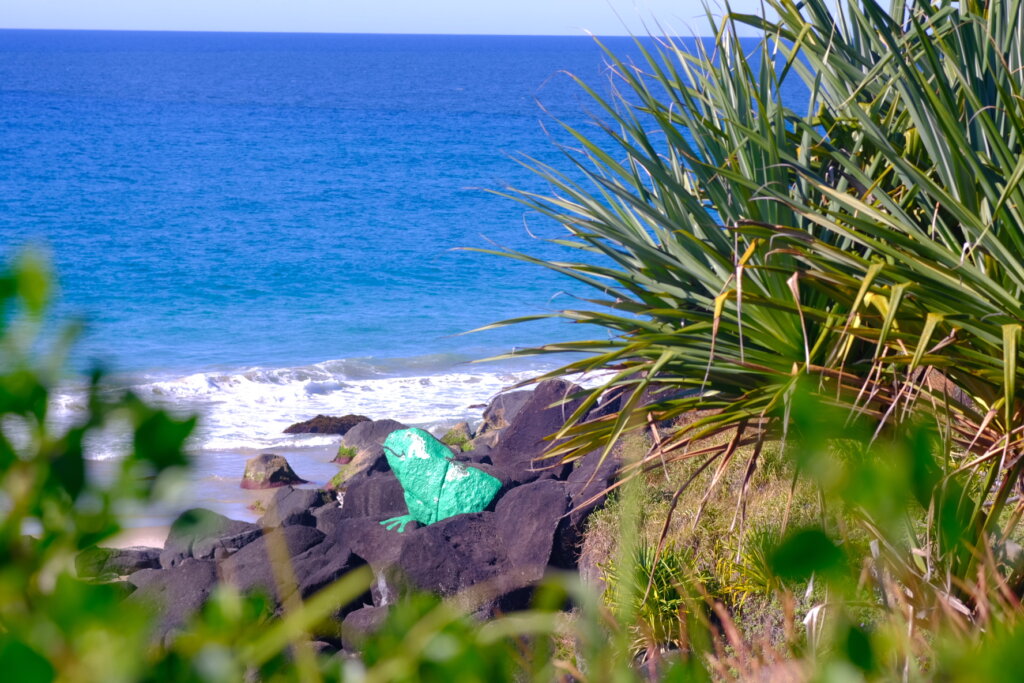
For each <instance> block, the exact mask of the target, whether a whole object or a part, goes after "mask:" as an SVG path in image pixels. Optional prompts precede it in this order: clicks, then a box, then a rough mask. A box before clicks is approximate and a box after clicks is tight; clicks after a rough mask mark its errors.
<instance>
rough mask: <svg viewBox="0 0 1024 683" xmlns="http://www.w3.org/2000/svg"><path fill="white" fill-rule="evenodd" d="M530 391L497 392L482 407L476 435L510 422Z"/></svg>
mask: <svg viewBox="0 0 1024 683" xmlns="http://www.w3.org/2000/svg"><path fill="white" fill-rule="evenodd" d="M532 394H533V392H532V391H529V390H524V391H510V392H507V393H504V394H498V395H497V396H495V397H494V399H492V400H491V402H490V403H488V404H487V407H486V408H485V409H484V414H483V422H481V423H480V427H479V428H478V429H477V435H478V436H482V435H484V434H487V433H488V432H497V431H500V430H502V429H504V428H505V427H508V426H509V425H510V424H512V420H513V419H514V418H515V416H516V415H517V414H518V413H519V411H520V410H521V409H522V407H523V406H524V405H526V402H527V401H529V400H530V396H531V395H532Z"/></svg>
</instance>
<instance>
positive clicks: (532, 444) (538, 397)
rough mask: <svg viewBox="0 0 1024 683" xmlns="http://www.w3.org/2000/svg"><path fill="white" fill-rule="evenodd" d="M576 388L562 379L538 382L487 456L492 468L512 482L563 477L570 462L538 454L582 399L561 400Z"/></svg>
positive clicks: (576, 388)
mask: <svg viewBox="0 0 1024 683" xmlns="http://www.w3.org/2000/svg"><path fill="white" fill-rule="evenodd" d="M579 391H580V388H579V387H578V386H576V385H575V384H572V383H571V382H565V381H563V380H548V381H546V382H541V383H540V384H539V385H537V388H536V389H535V390H534V391H533V393H532V394H530V396H529V397H528V398H527V399H526V401H525V402H524V403H523V405H522V406H521V407H520V408H519V410H518V411H517V412H516V414H515V417H513V418H512V420H511V423H510V424H509V426H508V427H506V428H505V429H504V430H503V431H502V433H501V437H500V439H499V441H498V443H497V445H496V446H495V447H494V449H493V450H491V452H490V454H489V457H490V459H491V461H492V462H493V463H494V466H495V468H497V469H499V470H501V471H503V472H505V473H506V475H507V477H508V478H509V479H511V481H512V482H513V483H514V484H516V485H519V484H525V483H528V482H531V481H534V480H536V479H541V478H554V479H563V478H565V476H567V475H568V473H569V470H570V469H571V467H570V466H567V465H563V464H561V463H559V462H558V461H550V462H546V461H542V460H540V458H541V457H542V456H543V455H544V452H545V451H546V450H547V449H548V448H549V447H550V446H551V441H549V440H548V438H547V437H549V436H550V435H551V434H554V433H555V432H557V431H558V430H559V429H560V428H561V427H562V425H564V424H565V421H566V419H567V418H568V417H569V416H570V415H572V414H573V411H575V410H576V408H577V407H578V406H579V404H580V402H581V401H582V399H573V400H570V401H568V402H565V401H566V400H567V399H569V398H570V397H571V396H573V394H575V393H577V392H579Z"/></svg>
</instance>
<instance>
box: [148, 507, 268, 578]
mask: <svg viewBox="0 0 1024 683" xmlns="http://www.w3.org/2000/svg"><path fill="white" fill-rule="evenodd" d="M261 533H262V532H261V530H260V528H259V526H257V525H256V524H252V523H250V522H239V521H237V520H234V519H228V518H227V517H225V516H224V515H218V514H217V513H216V512H213V511H212V510H206V509H204V508H193V509H191V510H186V511H185V512H183V513H181V515H179V516H178V518H177V519H176V520H174V523H173V524H172V525H171V530H170V533H168V534H167V541H166V542H165V543H164V549H163V552H161V553H160V566H161V567H163V568H164V569H167V568H170V567H173V566H175V565H177V564H180V563H181V561H182V560H184V559H185V558H188V557H196V556H197V555H196V552H198V557H200V558H209V557H213V554H214V551H215V549H216V548H217V547H222V548H225V549H226V550H229V551H230V550H237V549H238V548H241V547H243V546H245V545H247V544H248V543H251V542H252V541H254V540H256V539H257V538H259V537H260V534H261Z"/></svg>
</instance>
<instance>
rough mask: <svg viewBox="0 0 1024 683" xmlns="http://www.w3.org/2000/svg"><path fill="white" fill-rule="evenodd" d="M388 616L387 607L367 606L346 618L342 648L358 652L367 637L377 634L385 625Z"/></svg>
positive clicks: (342, 624) (342, 630) (342, 625)
mask: <svg viewBox="0 0 1024 683" xmlns="http://www.w3.org/2000/svg"><path fill="white" fill-rule="evenodd" d="M387 616H388V608H387V607H373V606H370V605H367V606H366V607H362V608H360V609H357V610H355V611H354V612H351V613H349V615H348V616H347V617H345V621H343V622H342V623H341V643H342V646H343V647H344V648H345V649H346V650H349V651H351V652H356V651H358V650H359V649H360V648H361V647H362V646H363V643H364V642H365V641H366V638H367V636H370V635H372V634H374V633H376V632H377V631H378V630H379V629H380V627H381V626H382V625H383V624H384V620H385V619H386V618H387Z"/></svg>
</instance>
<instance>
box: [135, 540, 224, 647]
mask: <svg viewBox="0 0 1024 683" xmlns="http://www.w3.org/2000/svg"><path fill="white" fill-rule="evenodd" d="M130 581H131V583H132V585H134V586H136V588H137V590H136V591H135V592H134V593H132V594H131V595H129V596H128V598H127V601H128V602H131V603H139V604H143V605H146V606H147V607H148V608H149V609H151V610H153V612H154V614H155V615H156V622H155V632H154V637H155V639H156V640H157V641H158V642H164V643H166V642H167V641H168V640H169V639H170V638H172V637H173V634H174V631H177V630H179V629H181V628H183V627H184V626H185V624H186V623H187V622H188V620H189V619H190V618H191V617H192V615H194V614H195V613H196V612H198V611H199V609H200V608H201V607H202V606H203V604H205V603H206V601H207V599H208V598H209V597H210V593H212V592H213V589H214V587H215V586H216V585H217V568H216V565H215V564H214V563H213V562H210V561H207V560H195V559H191V558H189V559H186V560H185V561H184V562H182V563H181V564H179V565H177V566H175V567H173V568H171V569H143V570H142V571H141V572H137V573H136V574H133V575H132V576H131V578H130Z"/></svg>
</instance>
